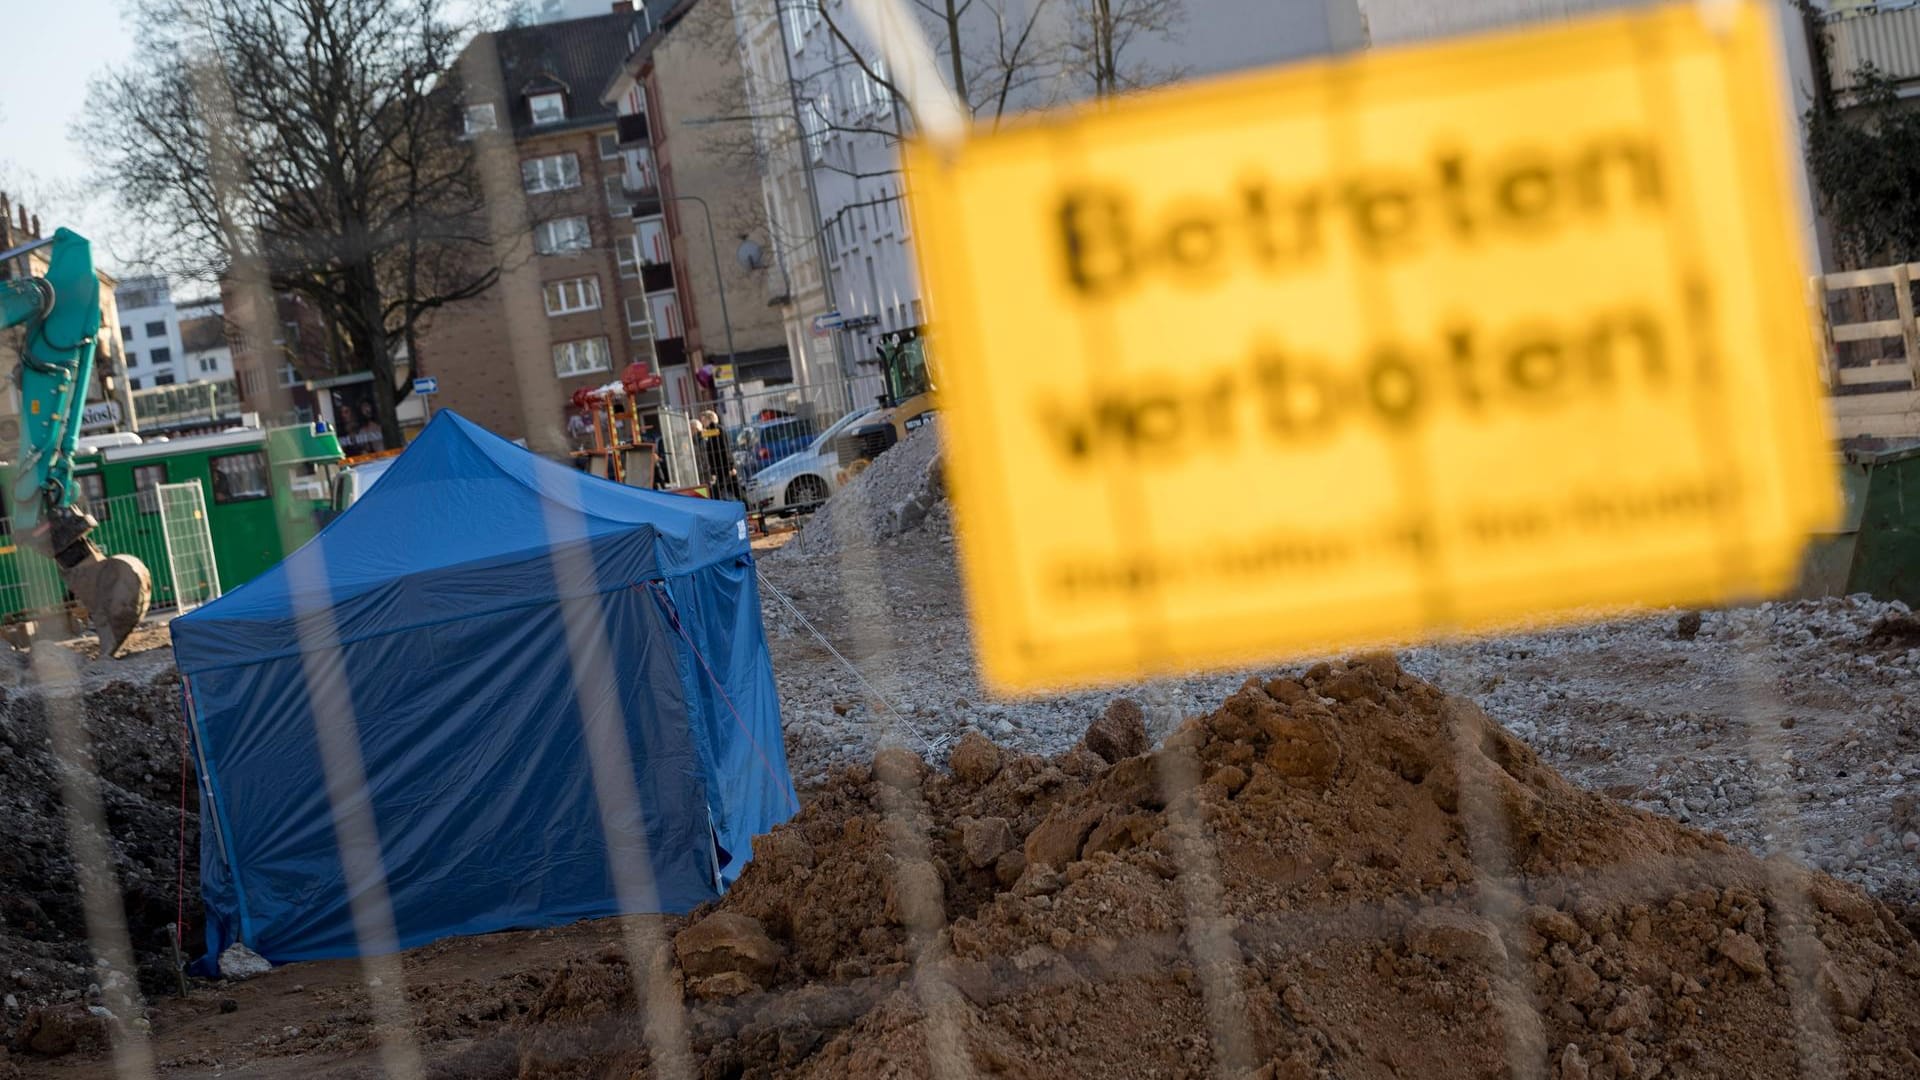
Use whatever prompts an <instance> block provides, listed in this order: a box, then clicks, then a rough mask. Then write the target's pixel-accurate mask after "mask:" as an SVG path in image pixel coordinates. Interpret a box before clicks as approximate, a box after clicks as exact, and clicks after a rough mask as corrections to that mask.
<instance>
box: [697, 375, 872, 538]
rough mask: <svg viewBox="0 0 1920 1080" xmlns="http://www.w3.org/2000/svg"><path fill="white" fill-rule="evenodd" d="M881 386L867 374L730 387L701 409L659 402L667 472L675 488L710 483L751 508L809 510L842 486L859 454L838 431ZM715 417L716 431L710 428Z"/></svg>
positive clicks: (844, 429) (722, 494) (863, 411)
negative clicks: (850, 461) (760, 387)
mask: <svg viewBox="0 0 1920 1080" xmlns="http://www.w3.org/2000/svg"><path fill="white" fill-rule="evenodd" d="M884 391H885V383H884V381H883V380H882V379H881V378H880V377H879V376H878V375H866V376H857V377H855V378H851V379H846V380H835V381H832V382H826V383H814V384H810V385H805V386H782V387H775V388H772V389H765V390H757V391H753V392H751V393H748V392H744V391H741V392H736V391H734V390H732V389H727V390H723V391H722V393H721V396H720V397H719V399H718V400H715V401H713V402H710V403H708V404H707V405H706V406H705V407H703V408H697V409H685V410H675V409H663V410H662V411H661V444H662V448H663V449H662V453H663V455H664V458H665V461H666V472H667V474H668V478H669V480H670V482H671V483H672V485H673V486H674V487H677V488H684V487H693V486H696V485H705V486H708V487H710V488H712V489H713V491H714V493H715V494H716V495H717V496H718V497H721V498H734V499H739V500H740V501H742V502H745V503H747V504H748V506H749V507H750V508H751V509H753V510H756V511H763V512H770V513H787V512H803V511H807V510H811V509H813V508H814V507H816V506H818V505H819V504H820V503H822V502H824V501H826V499H827V496H829V495H831V494H833V492H834V491H835V490H836V489H837V488H838V487H839V485H840V482H841V481H842V480H843V479H844V478H845V477H844V474H845V473H846V471H847V465H848V461H847V460H846V459H847V458H849V457H855V458H857V457H859V456H860V455H861V453H862V451H863V449H864V448H863V446H862V445H860V444H858V442H857V440H855V441H852V442H846V443H845V444H844V445H843V441H842V439H841V436H842V435H844V434H847V431H848V429H849V428H850V427H853V426H854V424H853V421H854V420H855V419H856V418H857V417H858V416H861V415H865V414H866V413H869V412H871V411H872V410H874V409H875V408H878V407H879V406H880V404H881V399H882V396H883V394H884ZM708 414H711V415H708ZM716 422H717V424H718V434H716V435H709V434H707V432H708V431H709V430H711V429H712V426H713V425H714V424H715V423H716ZM714 440H718V441H717V442H715V441H714Z"/></svg>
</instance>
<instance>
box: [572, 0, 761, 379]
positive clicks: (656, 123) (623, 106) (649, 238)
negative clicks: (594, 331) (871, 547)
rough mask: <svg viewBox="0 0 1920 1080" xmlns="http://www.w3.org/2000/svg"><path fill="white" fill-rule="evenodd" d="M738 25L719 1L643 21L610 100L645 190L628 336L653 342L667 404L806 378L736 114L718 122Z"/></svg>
mask: <svg viewBox="0 0 1920 1080" xmlns="http://www.w3.org/2000/svg"><path fill="white" fill-rule="evenodd" d="M696 18H706V19H713V18H718V19H719V20H720V22H719V29H720V30H721V31H722V32H720V33H715V32H714V30H715V28H714V27H713V26H695V25H693V22H692V20H694V19H696ZM730 23H731V14H730V12H729V11H728V9H727V8H726V7H725V5H724V3H722V2H721V0H708V2H707V3H706V4H704V5H702V4H701V3H700V0H678V2H676V3H673V4H672V5H671V6H670V7H668V8H667V10H666V11H665V12H664V13H659V12H658V11H657V10H656V11H651V12H650V11H640V12H637V13H636V14H635V16H634V19H633V22H632V24H631V26H630V27H629V34H628V39H629V43H630V45H631V46H632V49H631V51H630V52H629V54H628V56H627V58H626V60H625V62H624V63H623V64H622V65H621V67H620V69H619V71H618V73H617V74H615V75H614V77H613V78H612V79H611V80H610V81H609V82H608V84H607V86H606V87H605V89H604V90H603V92H602V95H601V96H602V99H603V100H604V101H606V102H608V103H610V104H612V105H613V106H614V107H615V108H616V109H617V110H618V112H619V121H618V124H619V126H618V131H619V145H620V153H621V157H622V163H623V167H624V168H625V170H626V173H627V175H628V176H630V177H632V178H633V182H632V183H631V184H630V187H631V189H632V190H634V191H635V192H636V197H635V199H634V201H633V203H632V206H631V213H632V217H633V224H634V239H633V243H634V250H633V254H632V260H633V263H634V267H635V273H636V274H637V277H638V280H639V282H640V284H641V286H642V289H643V291H644V294H645V308H644V312H636V314H644V317H645V323H644V325H643V324H642V323H641V321H640V320H639V319H638V318H632V317H630V318H629V319H628V328H629V331H630V332H631V333H633V334H635V335H639V334H642V333H645V334H647V335H649V336H650V337H651V339H652V341H653V351H654V355H655V356H656V357H657V359H658V361H659V363H660V369H659V370H660V373H661V376H662V377H663V379H664V380H665V390H666V402H667V404H669V405H672V406H674V407H675V408H680V409H691V408H693V407H695V406H697V405H698V404H700V403H702V402H703V401H706V400H710V399H711V397H712V396H713V395H714V393H715V392H716V391H724V390H725V389H726V384H728V383H731V384H733V385H735V386H739V387H742V388H756V389H757V388H762V387H766V386H772V385H785V384H787V383H790V382H792V381H793V379H794V366H793V363H792V359H791V349H790V344H789V340H788V335H787V332H786V328H785V326H784V325H783V321H782V318H781V315H780V312H779V310H778V309H777V306H776V305H775V304H774V303H772V302H771V301H773V300H774V299H776V295H775V294H776V293H777V292H779V291H780V289H781V288H783V286H780V285H773V284H771V283H770V279H772V278H774V277H775V272H774V271H773V269H772V267H771V263H770V261H769V260H768V259H767V257H766V252H767V250H768V248H769V245H770V243H771V239H770V237H769V235H768V232H767V227H766V211H765V206H764V204H763V202H762V198H761V191H760V185H759V182H758V180H757V178H756V177H755V176H754V175H753V173H752V171H751V170H750V169H747V168H743V167H742V162H741V161H740V159H739V155H738V153H737V148H738V146H739V145H740V141H739V140H738V139H737V138H734V137H732V136H731V135H730V134H729V132H730V131H731V130H732V129H730V128H728V127H727V126H726V125H728V124H730V123H732V122H733V120H732V118H715V117H712V116H710V115H709V114H711V113H712V111H713V108H714V105H715V103H716V102H719V101H723V100H727V99H728V96H729V95H728V88H729V87H731V86H734V85H736V84H738V83H739V81H740V79H741V78H742V74H741V69H740V63H739V58H738V55H737V53H736V52H735V50H734V49H733V48H732V46H731V41H730V39H729V37H728V36H727V34H726V33H725V31H729V30H730ZM623 272H625V269H624V267H623ZM703 372H704V377H703ZM716 372H717V373H718V376H719V378H718V382H719V383H720V384H721V385H719V386H715V385H714V384H713V381H712V378H713V376H714V374H715V373H716Z"/></svg>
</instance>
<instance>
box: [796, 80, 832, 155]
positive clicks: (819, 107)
mask: <svg viewBox="0 0 1920 1080" xmlns="http://www.w3.org/2000/svg"><path fill="white" fill-rule="evenodd" d="M832 107H833V101H832V99H830V98H829V97H827V95H825V94H821V95H820V98H819V100H818V101H803V102H801V103H800V126H801V128H803V129H804V130H805V133H806V137H807V153H808V154H809V155H810V156H811V157H812V158H813V160H814V161H816V162H817V161H819V160H820V159H821V158H822V157H824V156H825V155H826V152H827V110H828V109H831V108H832Z"/></svg>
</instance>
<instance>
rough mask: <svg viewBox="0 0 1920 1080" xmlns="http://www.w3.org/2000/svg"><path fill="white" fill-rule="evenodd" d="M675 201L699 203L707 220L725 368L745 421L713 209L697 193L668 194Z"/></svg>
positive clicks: (743, 402)
mask: <svg viewBox="0 0 1920 1080" xmlns="http://www.w3.org/2000/svg"><path fill="white" fill-rule="evenodd" d="M668 198H671V199H673V200H674V201H675V202H691V203H699V204H700V216H701V217H704V218H706V220H707V253H708V254H709V255H711V256H712V257H713V284H714V287H715V288H717V289H719V290H720V323H721V325H722V326H724V327H725V328H726V331H727V370H728V371H730V372H732V373H733V399H734V401H736V402H739V403H740V422H741V423H743V424H744V423H746V422H747V405H746V400H747V396H746V395H745V394H743V393H741V391H740V373H739V371H737V370H735V367H734V358H733V319H732V318H731V317H729V316H728V315H727V276H726V275H727V272H726V268H725V267H723V266H721V265H720V245H719V244H718V243H717V242H715V240H714V238H713V210H712V208H711V207H709V206H708V205H707V200H705V199H703V198H701V197H700V196H698V195H670V196H668Z"/></svg>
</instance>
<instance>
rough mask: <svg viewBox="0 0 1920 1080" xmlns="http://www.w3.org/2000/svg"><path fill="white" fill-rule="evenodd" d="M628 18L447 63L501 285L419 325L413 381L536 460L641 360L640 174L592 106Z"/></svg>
mask: <svg viewBox="0 0 1920 1080" xmlns="http://www.w3.org/2000/svg"><path fill="white" fill-rule="evenodd" d="M632 21H633V16H632V14H631V13H630V11H624V10H622V11H614V10H609V12H608V14H606V15H601V16H595V17H592V18H586V19H572V20H567V21H564V22H556V23H547V24H542V25H535V26H525V27H518V28H514V29H508V30H502V31H499V32H497V33H491V34H482V35H480V36H479V37H476V38H475V39H474V41H473V42H472V43H471V44H470V45H469V46H468V48H467V50H466V51H465V53H463V54H462V56H461V60H460V64H459V70H458V75H459V77H460V79H461V80H462V83H463V85H464V87H465V114H464V117H463V120H464V125H465V131H466V134H467V137H469V138H472V139H473V140H474V141H475V146H476V149H477V151H478V152H477V154H476V157H477V159H478V161H479V164H480V169H481V179H482V183H483V185H484V188H485V191H486V195H487V202H488V212H489V219H490V220H489V225H490V228H491V230H492V236H493V242H494V245H495V247H494V250H495V255H496V257H497V258H498V259H499V260H500V263H501V266H502V270H501V278H500V282H499V284H498V285H496V286H495V287H494V288H492V289H490V290H488V291H487V292H486V293H485V294H483V295H481V296H479V297H476V298H474V299H473V300H469V301H464V302H461V303H458V304H454V305H450V306H448V307H447V308H446V309H444V310H443V311H441V312H440V313H438V314H436V315H435V316H434V317H433V319H432V321H431V323H430V324H429V325H428V326H427V328H426V331H425V333H424V334H423V335H422V337H421V344H420V373H421V374H426V375H432V376H435V377H436V378H438V379H439V383H440V393H439V395H438V396H437V397H436V398H435V399H434V401H433V405H434V407H435V408H436V409H438V408H451V409H455V410H457V411H459V412H460V413H461V414H462V415H464V416H466V417H467V418H468V419H471V420H473V421H475V422H476V423H479V424H481V425H483V426H485V427H487V428H489V429H491V430H493V431H495V432H498V433H499V434H501V435H504V436H506V437H508V438H524V439H526V440H527V443H528V445H529V446H530V447H532V448H533V449H534V450H537V451H540V452H543V453H559V452H562V451H564V450H565V449H566V447H567V439H566V421H567V417H568V412H569V408H570V406H569V399H570V398H571V396H572V394H573V393H574V392H575V391H576V390H578V389H580V388H582V387H593V386H600V385H603V384H605V383H608V382H611V381H613V380H615V379H617V378H619V375H620V373H621V372H622V371H623V370H625V369H626V367H627V365H628V364H629V363H632V362H634V361H640V362H644V363H647V364H648V365H650V366H651V365H653V364H654V363H655V356H654V351H653V346H652V340H651V335H650V334H649V333H647V332H646V327H647V323H648V319H647V316H646V312H647V308H646V300H645V292H644V287H643V284H642V281H641V268H640V266H639V265H638V260H637V258H636V256H635V251H636V245H635V240H634V226H633V211H632V208H633V206H634V205H635V203H636V201H639V202H642V203H644V200H645V199H646V198H648V197H649V196H650V195H651V194H652V191H653V186H654V185H653V178H651V177H648V176H642V175H636V174H634V173H633V172H632V171H631V170H629V169H627V168H626V166H625V163H624V162H623V160H622V157H621V154H620V152H619V144H618V139H617V135H616V132H615V110H614V109H613V108H612V107H611V106H608V105H605V104H602V103H601V101H600V98H599V94H600V90H601V88H602V87H603V86H604V85H605V84H606V81H607V79H608V78H609V77H611V75H612V73H613V72H615V71H616V70H618V68H619V66H620V62H621V60H622V59H624V58H625V57H626V55H627V53H628V50H629V45H628V36H627V35H628V30H629V26H630V24H631V23H632ZM655 197H657V196H655Z"/></svg>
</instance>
